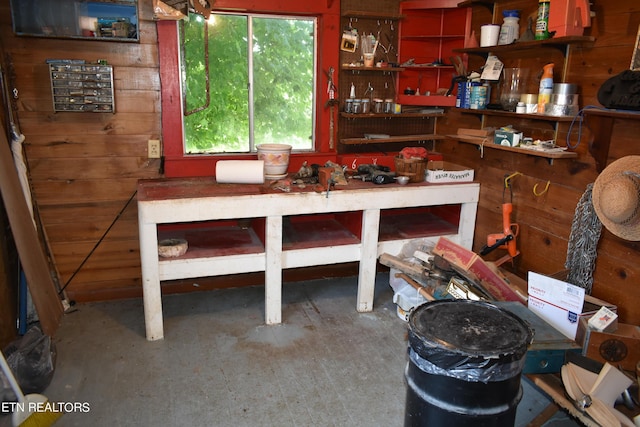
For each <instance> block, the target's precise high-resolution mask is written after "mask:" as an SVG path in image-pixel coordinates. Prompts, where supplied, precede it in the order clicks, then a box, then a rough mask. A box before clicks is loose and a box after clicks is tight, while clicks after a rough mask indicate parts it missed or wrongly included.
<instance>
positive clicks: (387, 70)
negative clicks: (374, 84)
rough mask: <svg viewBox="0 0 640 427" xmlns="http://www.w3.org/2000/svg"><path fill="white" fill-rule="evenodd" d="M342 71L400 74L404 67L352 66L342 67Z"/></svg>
mask: <svg viewBox="0 0 640 427" xmlns="http://www.w3.org/2000/svg"><path fill="white" fill-rule="evenodd" d="M340 69H341V70H343V71H372V72H377V73H391V72H396V73H397V72H399V71H404V68H402V67H364V66H361V65H358V66H351V65H341V66H340Z"/></svg>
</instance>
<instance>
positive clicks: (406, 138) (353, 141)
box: [340, 134, 445, 145]
mask: <svg viewBox="0 0 640 427" xmlns="http://www.w3.org/2000/svg"><path fill="white" fill-rule="evenodd" d="M444 138H445V136H443V135H436V134H423V135H400V136H390V137H389V138H344V139H341V140H340V143H341V144H345V145H358V144H382V143H388V142H411V141H433V140H437V139H444Z"/></svg>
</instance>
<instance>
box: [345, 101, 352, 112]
mask: <svg viewBox="0 0 640 427" xmlns="http://www.w3.org/2000/svg"><path fill="white" fill-rule="evenodd" d="M344 112H345V113H348V114H351V113H353V98H347V100H346V101H344Z"/></svg>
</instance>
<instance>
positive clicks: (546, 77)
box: [538, 63, 553, 114]
mask: <svg viewBox="0 0 640 427" xmlns="http://www.w3.org/2000/svg"><path fill="white" fill-rule="evenodd" d="M552 93H553V63H549V64H547V65H545V66H544V67H542V78H540V90H539V91H538V113H540V114H544V112H545V111H544V109H545V105H546V104H547V103H549V102H550V101H551V94H552Z"/></svg>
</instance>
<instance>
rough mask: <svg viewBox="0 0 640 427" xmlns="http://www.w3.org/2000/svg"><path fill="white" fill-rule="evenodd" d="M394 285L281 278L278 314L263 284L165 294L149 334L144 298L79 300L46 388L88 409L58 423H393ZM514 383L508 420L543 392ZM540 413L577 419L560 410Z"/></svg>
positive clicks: (397, 389) (398, 390)
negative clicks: (158, 322) (514, 403)
mask: <svg viewBox="0 0 640 427" xmlns="http://www.w3.org/2000/svg"><path fill="white" fill-rule="evenodd" d="M392 293H393V291H392V289H391V288H390V286H389V276H388V274H386V275H385V274H380V275H378V278H377V281H376V296H375V301H374V311H373V312H372V313H357V312H356V311H355V304H356V298H355V296H356V278H344V279H326V280H317V281H309V282H301V283H291V284H285V285H284V288H283V300H284V304H283V321H284V323H283V324H282V325H277V326H265V325H264V324H263V322H264V289H263V288H262V287H251V288H242V289H227V290H216V291H208V292H194V293H190V294H182V295H170V296H165V297H164V298H163V307H164V316H165V317H164V318H165V323H164V324H165V339H164V340H161V341H155V342H149V341H147V340H146V339H145V330H144V319H143V309H142V300H140V299H135V300H127V301H118V302H107V303H92V304H83V305H80V306H78V307H77V311H75V312H73V313H70V314H67V315H66V316H65V318H64V320H63V324H62V326H61V328H60V330H59V332H58V334H57V335H56V338H55V343H56V346H57V351H58V359H57V365H56V372H55V375H54V378H53V381H52V383H51V384H50V386H49V387H48V389H47V390H46V391H45V392H44V394H45V395H46V396H47V397H48V398H49V400H50V401H54V402H71V403H78V404H79V403H82V404H84V409H89V411H88V412H83V411H77V412H72V413H66V414H65V415H64V416H63V417H62V418H61V419H60V420H59V421H58V422H57V423H56V424H55V425H56V426H60V427H64V426H92V427H101V426H105V427H107V426H108V427H113V426H402V425H403V421H404V412H405V401H404V399H405V392H406V389H405V382H404V377H403V374H404V368H405V365H406V363H407V357H406V350H407V341H406V328H407V326H406V323H404V322H403V321H402V320H400V319H399V318H398V316H397V315H396V306H395V304H393V302H392V296H393V294H392ZM523 388H524V398H523V400H522V401H521V403H520V405H519V406H518V409H517V417H516V426H527V425H528V424H529V422H530V421H531V420H532V419H533V418H534V417H535V416H536V415H537V414H538V413H539V412H540V411H542V410H543V409H544V408H545V407H546V406H547V404H548V403H549V401H548V400H547V398H546V397H545V396H544V395H543V394H541V393H540V392H539V391H537V389H535V388H534V387H533V386H532V385H531V384H530V383H528V381H524V380H523ZM8 418H9V417H7V416H2V417H0V425H8V423H7V421H8ZM544 425H545V427H568V426H577V425H579V424H577V423H576V422H574V421H573V420H570V419H568V417H567V416H566V415H565V414H564V413H562V412H558V413H557V414H556V416H555V417H554V418H553V419H552V420H550V421H548V422H547V423H545V424H544Z"/></svg>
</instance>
